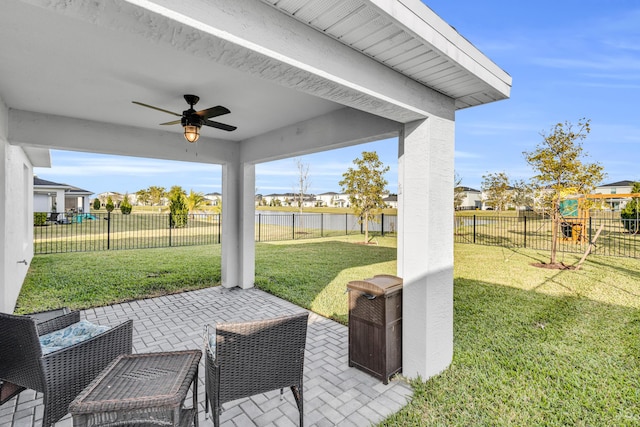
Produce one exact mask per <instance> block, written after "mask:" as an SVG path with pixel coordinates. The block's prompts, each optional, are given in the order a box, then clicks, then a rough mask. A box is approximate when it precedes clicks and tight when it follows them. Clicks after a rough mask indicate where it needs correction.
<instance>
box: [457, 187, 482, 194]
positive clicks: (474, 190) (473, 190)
mask: <svg viewBox="0 0 640 427" xmlns="http://www.w3.org/2000/svg"><path fill="white" fill-rule="evenodd" d="M458 188H460V189H462V191H464V192H466V193H479V192H480V191H479V190H476V189H475V188H471V187H456V190H457V189H458Z"/></svg>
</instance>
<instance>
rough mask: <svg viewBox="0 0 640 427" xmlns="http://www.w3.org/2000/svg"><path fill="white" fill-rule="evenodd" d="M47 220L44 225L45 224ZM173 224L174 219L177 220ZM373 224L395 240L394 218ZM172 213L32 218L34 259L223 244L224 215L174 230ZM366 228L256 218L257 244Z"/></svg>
mask: <svg viewBox="0 0 640 427" xmlns="http://www.w3.org/2000/svg"><path fill="white" fill-rule="evenodd" d="M44 218H46V219H44ZM174 219H175V218H174ZM376 219H377V221H371V222H370V223H369V231H370V232H372V233H374V235H375V234H378V235H383V236H384V235H388V234H391V235H393V234H395V233H396V230H397V217H396V215H390V214H380V215H378V216H377V218H376ZM176 223H181V221H173V220H172V214H171V213H140V214H136V213H134V214H130V215H123V214H120V213H102V214H101V213H92V214H55V213H42V212H36V213H34V224H37V225H34V232H33V234H34V239H33V241H34V254H36V255H39V254H50V253H67V252H90V251H106V250H120V249H146V248H162V247H172V246H195V245H208V244H219V243H220V242H221V238H222V236H221V231H222V230H221V215H220V214H212V213H195V214H189V215H187V216H186V223H185V225H184V226H183V227H176V226H175V224H176ZM363 228H364V226H363V224H359V223H358V220H357V217H355V216H354V215H353V214H349V213H340V214H333V213H302V214H300V213H297V212H296V213H293V212H269V213H265V212H263V211H260V212H256V214H255V240H256V241H257V242H269V241H283V240H298V239H311V238H319V237H331V236H339V235H350V234H361V233H363Z"/></svg>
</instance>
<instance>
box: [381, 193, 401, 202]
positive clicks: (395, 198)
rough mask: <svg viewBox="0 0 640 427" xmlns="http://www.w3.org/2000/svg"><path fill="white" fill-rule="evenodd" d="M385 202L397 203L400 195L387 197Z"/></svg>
mask: <svg viewBox="0 0 640 427" xmlns="http://www.w3.org/2000/svg"><path fill="white" fill-rule="evenodd" d="M382 200H383V201H384V202H397V201H398V195H397V194H389V195H388V196H387V197H385V198H384V199H382Z"/></svg>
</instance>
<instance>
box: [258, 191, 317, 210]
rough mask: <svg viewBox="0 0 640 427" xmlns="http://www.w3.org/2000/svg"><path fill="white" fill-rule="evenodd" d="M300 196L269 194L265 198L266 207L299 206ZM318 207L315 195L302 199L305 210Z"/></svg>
mask: <svg viewBox="0 0 640 427" xmlns="http://www.w3.org/2000/svg"><path fill="white" fill-rule="evenodd" d="M298 198H299V195H298V194H297V193H283V194H267V195H266V196H263V197H262V199H263V200H264V203H263V205H264V206H272V205H278V203H279V205H278V206H293V207H297V206H298ZM315 205H316V197H315V196H314V195H313V194H305V195H304V196H303V197H302V206H303V207H305V208H312V207H314V206H315Z"/></svg>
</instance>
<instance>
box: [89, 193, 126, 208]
mask: <svg viewBox="0 0 640 427" xmlns="http://www.w3.org/2000/svg"><path fill="white" fill-rule="evenodd" d="M109 197H111V201H112V202H113V206H114V207H115V208H116V209H118V208H119V207H120V203H122V200H124V194H120V193H116V192H113V191H105V192H104V193H100V194H98V196H97V198H98V199H99V200H100V206H101V207H103V208H104V207H105V206H106V205H107V200H108V199H109ZM129 203H131V204H133V203H132V202H131V195H129Z"/></svg>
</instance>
